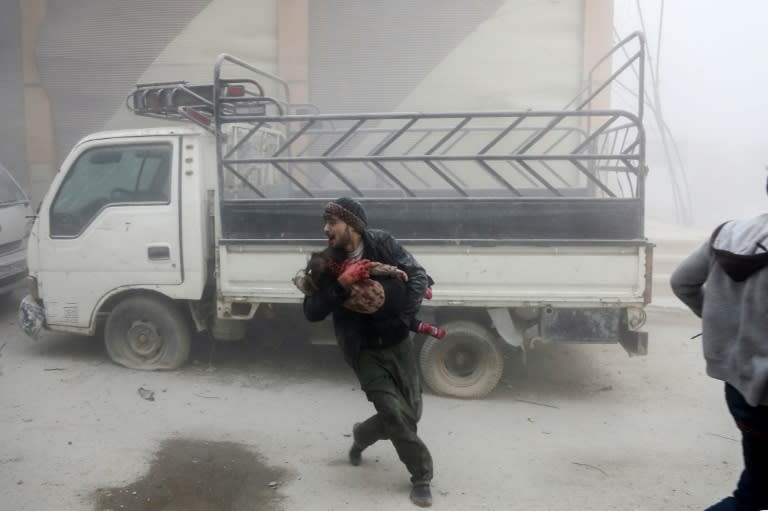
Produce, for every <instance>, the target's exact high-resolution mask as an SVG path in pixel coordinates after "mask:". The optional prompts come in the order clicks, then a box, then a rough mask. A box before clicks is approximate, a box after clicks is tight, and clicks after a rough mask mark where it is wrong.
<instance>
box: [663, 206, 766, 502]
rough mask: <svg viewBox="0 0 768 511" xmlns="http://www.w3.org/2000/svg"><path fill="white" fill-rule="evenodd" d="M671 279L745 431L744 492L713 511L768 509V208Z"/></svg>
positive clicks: (715, 236)
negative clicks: (695, 321) (694, 319)
mask: <svg viewBox="0 0 768 511" xmlns="http://www.w3.org/2000/svg"><path fill="white" fill-rule="evenodd" d="M671 285H672V290H673V291H674V293H675V295H677V297H678V298H679V299H680V300H682V302H683V303H685V305H687V306H688V307H689V308H690V309H691V310H692V311H693V313H694V314H696V315H697V316H699V317H700V318H701V319H702V344H703V350H704V359H705V361H706V368H707V374H708V375H709V376H711V377H713V378H716V379H718V380H722V381H724V382H725V399H726V403H727V405H728V409H729V411H730V412H731V415H732V416H733V418H734V420H735V421H736V425H737V426H738V427H739V429H740V430H741V436H742V450H743V455H744V470H743V471H742V473H741V477H740V479H739V481H738V483H737V486H736V490H735V491H734V492H733V495H732V496H729V497H727V498H725V499H723V500H722V501H720V502H718V503H717V504H715V505H713V506H711V507H709V508H707V510H706V511H759V510H764V509H768V214H763V215H760V216H758V217H755V218H751V219H744V220H734V221H731V222H726V223H724V224H722V225H721V226H719V227H718V228H717V229H715V231H714V232H713V233H712V236H711V237H710V239H709V241H708V242H706V243H704V244H703V245H702V246H701V247H700V248H699V249H698V250H696V251H695V252H694V253H693V254H691V255H690V256H689V257H688V258H687V259H685V260H684V261H683V262H682V263H681V264H680V266H679V267H678V268H677V269H676V270H675V271H674V273H673V274H672V279H671Z"/></svg>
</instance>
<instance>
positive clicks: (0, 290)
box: [0, 165, 34, 295]
mask: <svg viewBox="0 0 768 511" xmlns="http://www.w3.org/2000/svg"><path fill="white" fill-rule="evenodd" d="M33 222H34V212H33V211H32V208H31V207H30V205H29V199H28V198H27V195H26V194H25V193H24V191H23V190H22V189H21V187H20V186H19V184H18V183H17V182H16V180H15V179H13V176H11V174H10V172H8V170H7V169H6V168H5V167H3V166H2V165H0V295H3V294H6V293H8V292H10V291H12V290H13V289H15V288H16V287H19V285H20V284H22V283H23V281H24V278H25V277H26V276H27V237H28V236H29V231H30V229H31V227H32V223H33Z"/></svg>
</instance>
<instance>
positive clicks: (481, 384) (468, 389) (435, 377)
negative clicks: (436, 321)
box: [419, 321, 504, 399]
mask: <svg viewBox="0 0 768 511" xmlns="http://www.w3.org/2000/svg"><path fill="white" fill-rule="evenodd" d="M443 326H444V327H445V329H446V330H447V331H448V335H446V336H445V338H444V339H443V340H438V339H435V338H434V337H429V338H428V339H427V340H426V341H425V342H424V345H423V346H422V347H421V353H420V354H419V365H420V367H421V374H422V375H423V377H424V382H425V383H426V384H427V386H428V387H429V388H430V389H432V391H433V392H435V393H437V394H442V395H445V396H453V397H459V398H464V399H477V398H481V397H484V396H486V395H487V394H488V393H489V392H490V391H492V390H493V389H494V388H495V387H496V385H497V384H498V383H499V380H500V379H501V375H502V373H503V372H504V357H503V355H502V352H501V349H500V348H499V346H498V345H497V344H496V342H494V340H493V335H492V334H491V333H490V332H489V331H488V330H487V329H486V328H483V327H482V326H480V325H478V324H476V323H472V322H470V321H454V322H452V323H447V324H445V325H443Z"/></svg>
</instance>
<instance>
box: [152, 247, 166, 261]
mask: <svg viewBox="0 0 768 511" xmlns="http://www.w3.org/2000/svg"><path fill="white" fill-rule="evenodd" d="M147 256H149V259H150V260H152V261H158V260H163V259H170V258H171V248H170V247H168V246H167V245H150V246H148V247H147Z"/></svg>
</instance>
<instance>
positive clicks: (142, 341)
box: [127, 319, 163, 360]
mask: <svg viewBox="0 0 768 511" xmlns="http://www.w3.org/2000/svg"><path fill="white" fill-rule="evenodd" d="M127 341H128V343H127V344H128V348H129V349H130V350H131V353H133V354H134V355H135V356H137V357H139V358H142V359H145V360H146V359H149V358H152V357H154V356H156V355H158V354H159V353H160V351H161V350H162V347H163V337H162V335H160V332H159V331H158V329H157V326H156V325H155V324H154V323H152V322H151V321H146V320H141V319H138V320H136V321H134V322H133V323H131V327H130V328H129V329H128V332H127Z"/></svg>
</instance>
